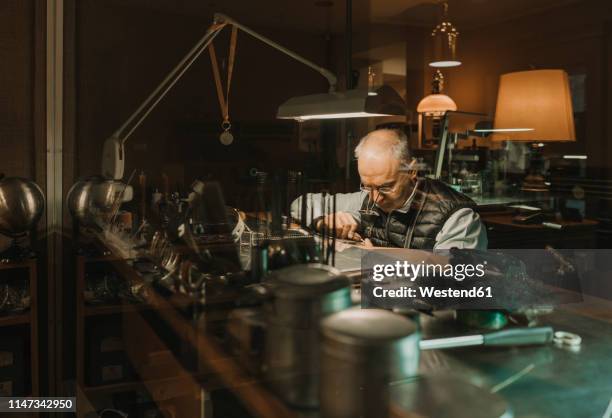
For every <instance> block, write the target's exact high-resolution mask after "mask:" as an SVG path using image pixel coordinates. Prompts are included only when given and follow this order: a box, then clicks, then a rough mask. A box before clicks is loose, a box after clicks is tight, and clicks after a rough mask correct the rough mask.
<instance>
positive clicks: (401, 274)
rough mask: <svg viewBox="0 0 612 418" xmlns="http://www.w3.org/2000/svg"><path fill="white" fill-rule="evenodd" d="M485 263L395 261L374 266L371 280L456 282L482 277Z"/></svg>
mask: <svg viewBox="0 0 612 418" xmlns="http://www.w3.org/2000/svg"><path fill="white" fill-rule="evenodd" d="M486 264H487V262H486V261H485V262H484V263H482V264H426V263H425V262H424V261H422V262H420V263H409V262H408V261H403V262H402V261H396V262H395V263H389V264H375V265H374V266H373V268H372V280H374V281H376V282H380V281H382V280H384V279H386V278H396V279H408V280H410V281H411V282H414V281H415V280H416V279H417V278H418V277H445V278H452V279H455V280H456V281H458V282H461V281H463V280H465V279H469V278H473V277H478V278H480V277H483V276H484V275H485V267H486Z"/></svg>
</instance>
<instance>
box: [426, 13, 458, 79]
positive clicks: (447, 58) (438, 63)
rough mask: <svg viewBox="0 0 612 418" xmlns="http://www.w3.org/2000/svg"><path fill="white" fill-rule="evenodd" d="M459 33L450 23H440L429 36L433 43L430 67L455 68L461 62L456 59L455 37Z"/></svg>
mask: <svg viewBox="0 0 612 418" xmlns="http://www.w3.org/2000/svg"><path fill="white" fill-rule="evenodd" d="M458 36H459V32H457V30H456V29H455V28H454V27H453V25H452V23H450V22H447V21H445V22H442V23H440V24H439V25H438V26H436V28H435V29H434V31H433V32H432V34H431V37H432V42H433V58H432V60H431V61H430V62H429V66H430V67H436V68H445V67H457V66H459V65H461V61H459V59H458V58H457V37H458Z"/></svg>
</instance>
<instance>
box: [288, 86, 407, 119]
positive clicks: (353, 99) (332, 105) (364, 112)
mask: <svg viewBox="0 0 612 418" xmlns="http://www.w3.org/2000/svg"><path fill="white" fill-rule="evenodd" d="M398 115H401V116H405V115H406V104H405V102H404V100H403V99H402V98H401V96H400V95H399V94H398V93H397V92H396V91H395V90H394V89H393V88H392V87H389V86H381V87H379V88H378V89H376V90H374V91H372V90H366V89H357V90H348V91H345V92H334V93H328V94H312V95H308V96H300V97H293V98H291V99H289V100H287V101H286V102H285V103H283V104H282V105H280V107H279V108H278V113H277V116H276V117H277V118H279V119H296V120H299V121H304V120H311V119H345V118H361V117H374V116H398Z"/></svg>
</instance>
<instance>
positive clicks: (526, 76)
mask: <svg viewBox="0 0 612 418" xmlns="http://www.w3.org/2000/svg"><path fill="white" fill-rule="evenodd" d="M510 128H512V129H510ZM502 129H507V130H508V131H509V132H504V133H494V134H493V136H492V139H493V140H497V141H504V140H507V141H528V142H553V141H554V142H559V141H575V140H576V131H575V128H574V115H573V109H572V99H571V94H570V87H569V80H568V77H567V73H566V72H565V71H563V70H532V71H520V72H516V73H508V74H503V75H502V76H501V77H500V82H499V90H498V94H497V108H496V111H495V122H494V130H502ZM521 129H522V130H521ZM526 129H529V130H526Z"/></svg>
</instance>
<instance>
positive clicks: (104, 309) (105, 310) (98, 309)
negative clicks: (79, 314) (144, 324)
mask: <svg viewBox="0 0 612 418" xmlns="http://www.w3.org/2000/svg"><path fill="white" fill-rule="evenodd" d="M147 309H150V307H149V306H148V305H146V304H144V303H138V304H136V303H135V304H121V305H100V306H93V305H85V316H96V315H112V314H117V313H127V312H140V311H144V310H147Z"/></svg>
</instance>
